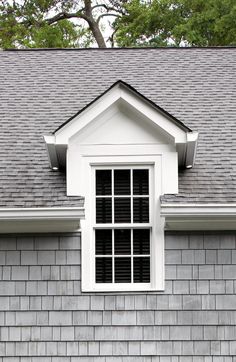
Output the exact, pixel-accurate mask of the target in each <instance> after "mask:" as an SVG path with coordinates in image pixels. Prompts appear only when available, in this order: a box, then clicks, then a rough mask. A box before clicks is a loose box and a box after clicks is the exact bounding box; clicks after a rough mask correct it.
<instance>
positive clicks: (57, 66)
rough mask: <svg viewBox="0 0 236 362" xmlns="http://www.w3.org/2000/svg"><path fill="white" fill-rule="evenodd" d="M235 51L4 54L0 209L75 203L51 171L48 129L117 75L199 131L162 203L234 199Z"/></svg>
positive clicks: (0, 55)
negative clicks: (175, 188) (185, 166)
mask: <svg viewBox="0 0 236 362" xmlns="http://www.w3.org/2000/svg"><path fill="white" fill-rule="evenodd" d="M235 78H236V48H208V49H207V48H205V49H203V48H202V49H199V48H190V49H173V48H169V49H164V48H162V49H106V50H101V49H87V50H38V51H1V52H0V127H1V128H0V144H1V147H0V153H1V161H0V207H38V206H41V207H42V206H45V207H49V206H77V205H81V204H82V199H81V198H77V197H66V186H65V174H64V173H63V172H53V171H51V170H50V168H49V164H48V159H47V153H46V149H45V145H44V141H43V135H46V134H50V133H52V132H53V131H54V130H55V129H56V128H58V127H59V126H60V125H61V124H62V123H63V122H65V121H66V120H67V119H68V118H69V117H71V116H73V115H74V114H75V113H76V112H78V111H79V110H80V109H82V108H83V107H85V106H86V105H87V104H88V103H90V102H91V101H93V99H94V98H96V97H98V96H99V95H100V94H101V93H102V92H104V91H106V89H107V88H108V87H110V86H111V85H112V84H113V83H115V82H116V81H118V80H119V79H121V80H123V81H124V82H126V83H128V84H130V85H131V86H132V87H134V88H135V89H136V90H137V91H138V92H140V93H142V94H143V95H144V96H145V97H147V98H149V99H150V100H151V101H152V102H155V103H156V104H157V105H158V106H160V107H162V108H164V109H165V110H166V111H167V112H169V113H170V114H172V115H173V116H174V117H176V118H178V119H179V120H180V121H182V122H183V123H184V124H185V125H186V126H187V127H189V128H191V129H192V130H194V131H199V143H198V151H197V158H196V163H195V166H194V168H193V169H191V170H183V171H180V174H179V191H180V192H179V194H178V196H173V195H166V196H165V197H163V198H162V201H163V202H166V201H167V202H201V203H206V202H207V203H209V202H221V203H223V202H225V203H226V202H236V193H235V190H236V81H235V80H236V79H235Z"/></svg>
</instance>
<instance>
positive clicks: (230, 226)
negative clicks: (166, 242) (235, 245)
mask: <svg viewBox="0 0 236 362" xmlns="http://www.w3.org/2000/svg"><path fill="white" fill-rule="evenodd" d="M161 216H162V217H163V218H164V219H165V230H202V231H204V230H209V231H210V230H236V204H210V203H209V204H174V203H169V204H162V205H161Z"/></svg>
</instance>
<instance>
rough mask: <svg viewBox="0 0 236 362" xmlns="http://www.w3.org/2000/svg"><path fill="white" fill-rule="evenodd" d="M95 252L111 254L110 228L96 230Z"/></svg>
mask: <svg viewBox="0 0 236 362" xmlns="http://www.w3.org/2000/svg"><path fill="white" fill-rule="evenodd" d="M95 238H96V254H97V255H109V254H112V230H106V229H105V230H96V231H95Z"/></svg>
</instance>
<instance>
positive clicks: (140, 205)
mask: <svg viewBox="0 0 236 362" xmlns="http://www.w3.org/2000/svg"><path fill="white" fill-rule="evenodd" d="M134 222H140V223H144V222H149V199H148V197H135V198H134Z"/></svg>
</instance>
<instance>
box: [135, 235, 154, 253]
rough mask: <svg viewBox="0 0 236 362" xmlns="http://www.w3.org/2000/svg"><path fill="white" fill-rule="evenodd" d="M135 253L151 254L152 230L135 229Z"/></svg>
mask: <svg viewBox="0 0 236 362" xmlns="http://www.w3.org/2000/svg"><path fill="white" fill-rule="evenodd" d="M133 252H134V254H136V255H137V254H139V255H141V254H149V253H150V230H149V229H134V231H133Z"/></svg>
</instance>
